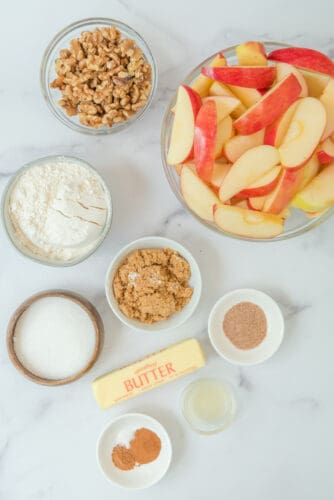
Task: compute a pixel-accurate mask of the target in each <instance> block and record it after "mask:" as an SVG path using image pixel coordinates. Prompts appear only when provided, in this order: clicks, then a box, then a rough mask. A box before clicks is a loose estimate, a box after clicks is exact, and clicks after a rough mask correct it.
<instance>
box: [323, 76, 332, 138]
mask: <svg viewBox="0 0 334 500" xmlns="http://www.w3.org/2000/svg"><path fill="white" fill-rule="evenodd" d="M320 102H321V103H322V104H323V105H324V107H325V110H326V115H327V120H326V127H325V130H324V131H323V134H322V137H321V140H322V141H324V140H325V139H327V137H329V136H330V135H332V133H333V132H334V79H333V78H331V79H330V80H329V82H328V83H327V85H326V87H325V89H324V91H323V93H322V94H321V96H320Z"/></svg>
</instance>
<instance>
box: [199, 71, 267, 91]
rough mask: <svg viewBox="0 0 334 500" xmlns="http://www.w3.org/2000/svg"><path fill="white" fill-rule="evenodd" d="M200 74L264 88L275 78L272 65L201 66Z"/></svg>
mask: <svg viewBox="0 0 334 500" xmlns="http://www.w3.org/2000/svg"><path fill="white" fill-rule="evenodd" d="M202 74H203V75H205V76H207V77H209V78H212V80H217V81H218V82H223V83H227V84H229V85H237V86H239V87H249V88H254V89H264V88H267V87H270V85H271V84H272V83H273V81H274V80H275V76H276V69H275V67H274V66H226V67H225V68H210V67H205V68H202Z"/></svg>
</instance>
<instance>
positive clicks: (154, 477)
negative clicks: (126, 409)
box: [96, 413, 172, 490]
mask: <svg viewBox="0 0 334 500" xmlns="http://www.w3.org/2000/svg"><path fill="white" fill-rule="evenodd" d="M96 453H97V461H98V463H99V466H100V468H101V470H102V472H103V474H104V476H105V477H106V479H107V480H108V481H110V482H112V483H115V484H117V485H118V486H121V487H123V488H127V489H132V490H138V489H144V488H148V487H149V486H152V485H153V484H155V483H157V482H158V481H160V480H161V479H162V478H163V476H164V475H165V474H166V472H167V470H168V468H169V466H170V463H171V459H172V445H171V441H170V439H169V436H168V434H167V431H166V430H165V428H164V427H163V426H162V425H161V424H160V423H159V422H158V421H157V420H155V419H154V418H152V417H150V416H148V415H144V414H141V413H127V414H124V415H121V416H118V417H116V418H114V419H113V420H112V421H111V422H110V423H109V424H108V425H107V427H105V429H104V430H103V431H102V433H101V435H100V437H99V439H98V443H97V450H96Z"/></svg>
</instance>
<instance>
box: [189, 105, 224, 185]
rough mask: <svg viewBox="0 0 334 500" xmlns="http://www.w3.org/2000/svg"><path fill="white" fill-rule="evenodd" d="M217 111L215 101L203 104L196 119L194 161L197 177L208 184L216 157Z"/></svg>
mask: <svg viewBox="0 0 334 500" xmlns="http://www.w3.org/2000/svg"><path fill="white" fill-rule="evenodd" d="M217 126H218V109H217V103H216V102H215V101H207V102H205V103H204V104H203V105H202V107H201V109H200V110H199V113H198V115H197V117H196V122H195V139H194V159H195V166H196V171H197V174H198V175H199V177H200V178H201V179H203V180H205V181H207V182H210V179H211V175H212V171H213V165H214V161H215V157H216V156H217V154H219V153H218V151H217Z"/></svg>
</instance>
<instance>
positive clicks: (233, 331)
mask: <svg viewBox="0 0 334 500" xmlns="http://www.w3.org/2000/svg"><path fill="white" fill-rule="evenodd" d="M223 331H224V334H225V335H226V337H227V338H228V339H229V340H230V341H231V342H232V344H233V345H234V346H235V347H237V348H238V349H243V350H246V349H254V347H257V346H258V345H259V344H261V342H262V341H263V340H264V338H265V336H266V335H267V319H266V316H265V314H264V312H263V310H262V309H261V308H260V307H259V306H257V305H256V304H253V303H252V302H240V303H239V304H236V305H235V306H233V307H231V309H230V310H229V311H227V313H226V314H225V317H224V321H223Z"/></svg>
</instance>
